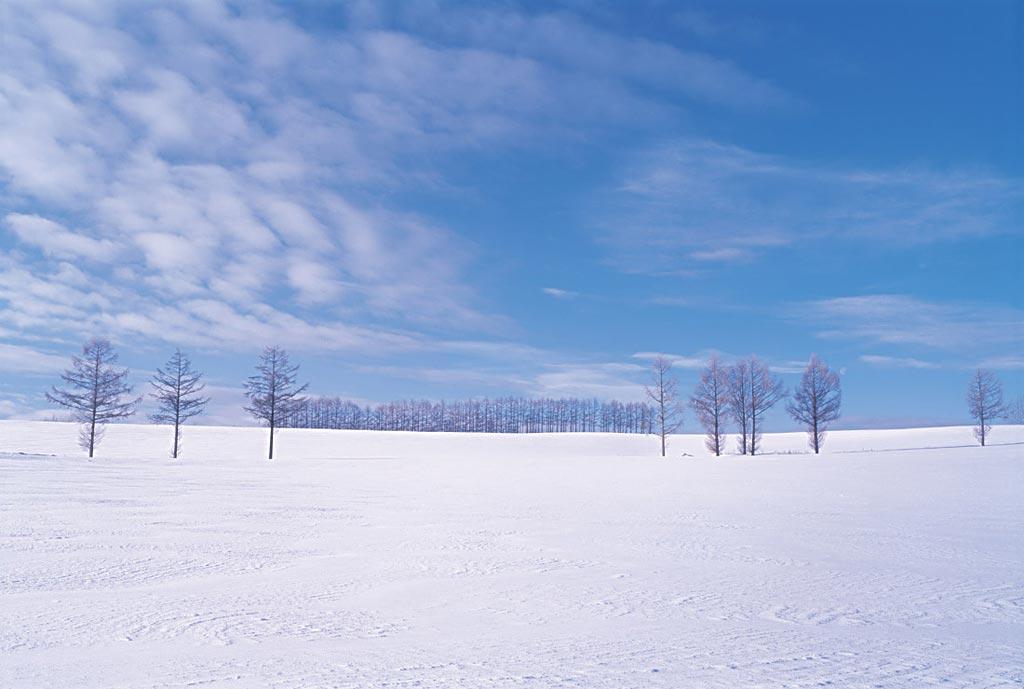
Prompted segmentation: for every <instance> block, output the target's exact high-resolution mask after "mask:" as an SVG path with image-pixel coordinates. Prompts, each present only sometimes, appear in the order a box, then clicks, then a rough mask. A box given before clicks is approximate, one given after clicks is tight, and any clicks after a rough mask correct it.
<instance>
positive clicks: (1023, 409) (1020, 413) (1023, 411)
mask: <svg viewBox="0 0 1024 689" xmlns="http://www.w3.org/2000/svg"><path fill="white" fill-rule="evenodd" d="M1006 420H1007V421H1009V422H1010V423H1013V424H1019V425H1024V395H1017V398H1016V399H1015V400H1013V401H1012V402H1010V403H1009V404H1007V405H1006Z"/></svg>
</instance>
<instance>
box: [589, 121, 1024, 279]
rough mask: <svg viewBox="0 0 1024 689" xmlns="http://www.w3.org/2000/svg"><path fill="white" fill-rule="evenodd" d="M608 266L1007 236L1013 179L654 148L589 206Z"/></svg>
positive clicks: (675, 144)
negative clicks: (819, 246)
mask: <svg viewBox="0 0 1024 689" xmlns="http://www.w3.org/2000/svg"><path fill="white" fill-rule="evenodd" d="M592 210H593V213H594V215H595V217H597V218H599V219H595V220H594V225H595V226H596V227H597V229H598V232H599V237H600V239H601V241H602V242H604V243H606V244H608V245H610V246H611V247H612V248H613V249H614V251H615V255H614V257H613V258H612V259H611V260H612V262H613V264H614V265H616V266H618V267H620V268H622V269H624V270H627V271H629V272H641V273H664V272H666V271H670V270H685V269H687V268H692V267H693V266H694V264H695V263H697V264H699V263H705V264H706V263H712V262H737V261H747V260H751V259H753V258H754V257H756V256H758V255H760V254H764V253H766V252H770V251H773V250H784V249H786V248H787V247H790V246H793V245H796V244H798V243H800V244H803V245H806V243H807V242H820V241H825V240H827V241H835V240H842V241H851V242H875V243H884V244H887V245H896V246H899V245H901V246H912V245H914V244H920V243H927V242H937V241H944V240H959V239H963V238H967V237H980V236H990V235H996V234H1007V233H1013V232H1019V231H1020V230H1019V227H1018V223H1015V222H1014V219H1015V218H1016V217H1019V216H1020V214H1021V213H1024V180H1020V179H1013V178H1009V177H1005V176H1000V175H996V174H993V173H990V172H986V171H984V170H977V169H953V170H939V169H931V168H924V167H918V168H914V167H906V168H888V169H858V168H852V167H846V168H843V167H840V166H825V165H821V164H811V163H805V162H801V161H799V160H795V159H793V158H791V157H786V156H780V155H770V154H766V153H760V152H757V151H753V150H750V149H747V148H743V147H740V146H734V145H728V144H723V143H720V142H716V141H713V140H709V139H684V140H676V141H671V142H667V143H663V144H661V145H658V146H657V147H655V148H653V149H651V150H647V151H644V152H642V153H640V154H638V155H636V156H635V157H634V158H633V159H632V160H631V161H629V163H628V164H627V166H626V168H625V171H624V173H623V176H622V179H621V182H620V184H619V186H618V188H617V189H616V190H614V192H613V193H611V194H609V195H606V196H605V197H603V198H602V199H601V201H599V202H598V203H597V205H596V206H595V207H594V208H593V209H592Z"/></svg>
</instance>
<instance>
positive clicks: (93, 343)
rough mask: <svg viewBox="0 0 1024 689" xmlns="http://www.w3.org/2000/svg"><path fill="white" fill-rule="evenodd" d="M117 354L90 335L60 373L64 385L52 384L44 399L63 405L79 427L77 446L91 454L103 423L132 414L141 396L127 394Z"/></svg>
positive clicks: (123, 373)
mask: <svg viewBox="0 0 1024 689" xmlns="http://www.w3.org/2000/svg"><path fill="white" fill-rule="evenodd" d="M115 364H117V353H116V352H114V348H113V347H112V346H111V344H110V342H109V341H107V340H104V339H101V338H93V339H91V340H89V341H88V342H86V343H85V345H83V346H82V355H81V356H72V357H71V368H69V369H67V370H65V371H64V373H62V374H61V376H60V377H61V380H63V381H64V382H65V383H66V384H67V387H66V388H58V387H57V386H53V388H51V389H50V391H49V392H47V393H46V399H48V400H50V401H51V402H54V403H56V404H59V405H60V406H62V407H66V408H67V409H70V410H71V413H72V415H73V417H74V419H75V421H77V422H78V423H80V424H82V429H81V431H79V434H78V445H79V447H81V448H82V449H83V450H87V451H88V452H89V456H90V457H92V456H93V453H94V452H95V450H96V446H97V445H98V444H99V442H100V440H102V439H103V429H104V426H105V425H106V424H107V423H108V422H110V421H114V420H116V419H123V418H126V417H129V416H131V415H132V414H134V413H135V408H136V407H137V406H138V404H139V402H140V401H141V399H142V398H139V397H135V398H133V397H129V395H131V392H132V386H131V385H129V384H128V369H126V368H125V369H123V368H118V367H117V366H115Z"/></svg>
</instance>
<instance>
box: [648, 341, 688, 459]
mask: <svg viewBox="0 0 1024 689" xmlns="http://www.w3.org/2000/svg"><path fill="white" fill-rule="evenodd" d="M644 392H645V393H647V397H649V398H650V400H651V401H652V402H653V403H654V429H653V430H654V432H655V433H657V434H658V436H659V437H660V438H661V456H662V457H664V456H665V445H666V441H667V439H668V436H669V435H670V434H672V433H675V432H676V431H677V430H679V428H680V427H681V426H682V425H683V418H682V416H683V412H682V408H681V407H680V405H679V383H678V382H677V381H676V378H675V376H674V375H672V361H671V360H670V359H669V358H668V357H666V356H662V355H660V354H659V355H658V356H657V357H655V359H654V362H653V363H652V364H651V379H650V383H649V384H648V385H646V386H645V387H644Z"/></svg>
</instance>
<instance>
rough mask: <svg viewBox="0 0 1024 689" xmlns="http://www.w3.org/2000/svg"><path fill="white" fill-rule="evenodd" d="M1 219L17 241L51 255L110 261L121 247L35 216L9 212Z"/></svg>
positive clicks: (115, 256)
mask: <svg viewBox="0 0 1024 689" xmlns="http://www.w3.org/2000/svg"><path fill="white" fill-rule="evenodd" d="M4 220H5V221H6V223H7V226H8V227H9V228H10V229H11V230H12V231H13V232H14V234H15V235H16V236H17V237H18V239H19V240H20V241H22V242H24V243H25V244H30V245H33V246H36V247H39V248H40V249H42V250H43V251H44V252H46V253H47V254H48V255H50V256H56V257H60V258H78V257H81V258H87V259H89V260H92V261H99V262H104V263H109V262H111V261H113V260H114V259H116V258H117V255H118V251H119V249H120V247H119V246H118V245H117V244H116V243H115V242H112V241H110V240H109V239H94V238H93V237H90V236H88V235H87V234H84V233H82V232H71V231H70V230H68V229H67V228H66V227H64V226H63V225H61V224H60V223H57V222H54V221H52V220H48V219H47V218H42V217H40V216H38V215H27V214H24V213H8V214H7V217H6V218H4Z"/></svg>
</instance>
